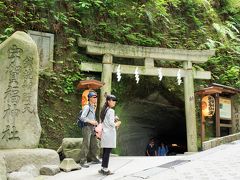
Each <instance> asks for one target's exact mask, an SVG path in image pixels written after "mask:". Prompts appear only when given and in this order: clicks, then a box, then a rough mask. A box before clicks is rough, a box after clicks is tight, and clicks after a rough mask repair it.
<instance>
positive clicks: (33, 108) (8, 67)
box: [0, 32, 41, 149]
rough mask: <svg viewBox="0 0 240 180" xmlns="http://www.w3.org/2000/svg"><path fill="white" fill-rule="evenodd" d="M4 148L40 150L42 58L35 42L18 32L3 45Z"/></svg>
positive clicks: (0, 118) (0, 135)
mask: <svg viewBox="0 0 240 180" xmlns="http://www.w3.org/2000/svg"><path fill="white" fill-rule="evenodd" d="M0 63H1V67H0V149H9V148H36V147H37V146H38V143H39V139H40V135H41V126H40V121H39V118H38V110H37V96H38V69H39V57H38V52H37V46H36V44H35V43H34V41H33V40H32V39H31V38H30V37H29V36H28V35H27V34H26V33H24V32H16V33H14V34H13V35H12V36H11V37H10V38H8V39H7V40H6V41H4V42H3V43H2V44H0Z"/></svg>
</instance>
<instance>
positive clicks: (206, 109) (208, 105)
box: [202, 95, 215, 116]
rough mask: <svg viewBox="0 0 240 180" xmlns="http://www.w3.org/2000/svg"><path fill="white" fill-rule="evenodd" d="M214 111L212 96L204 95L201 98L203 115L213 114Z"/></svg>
mask: <svg viewBox="0 0 240 180" xmlns="http://www.w3.org/2000/svg"><path fill="white" fill-rule="evenodd" d="M214 113H215V98H214V97H213V96H210V95H208V96H204V97H203V98H202V114H203V116H213V115H214Z"/></svg>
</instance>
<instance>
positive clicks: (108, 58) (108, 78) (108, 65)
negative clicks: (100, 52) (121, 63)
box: [100, 54, 113, 110]
mask: <svg viewBox="0 0 240 180" xmlns="http://www.w3.org/2000/svg"><path fill="white" fill-rule="evenodd" d="M112 61H113V56H112V55H111V54H105V55H104V56H103V61H102V64H103V65H102V77H101V81H102V82H104V83H105V85H104V86H103V87H102V88H101V92H100V110H101V108H102V107H103V105H104V103H105V99H106V98H105V97H104V95H105V93H107V94H110V93H111V86H112V71H113V68H112Z"/></svg>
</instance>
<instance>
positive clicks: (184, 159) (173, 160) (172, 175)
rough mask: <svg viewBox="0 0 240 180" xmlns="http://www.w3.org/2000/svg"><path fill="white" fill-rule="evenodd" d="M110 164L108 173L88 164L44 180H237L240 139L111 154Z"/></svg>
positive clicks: (239, 164)
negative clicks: (174, 151)
mask: <svg viewBox="0 0 240 180" xmlns="http://www.w3.org/2000/svg"><path fill="white" fill-rule="evenodd" d="M109 167H110V169H111V170H112V171H113V172H114V174H113V175H110V176H102V175H100V174H98V170H99V169H100V165H91V166H90V167H89V168H83V169H81V170H77V171H71V172H68V173H65V172H61V173H59V174H57V175H55V176H53V177H49V178H47V180H81V179H83V180H100V179H104V180H140V179H151V180H161V179H164V180H240V141H235V142H233V143H230V144H225V145H221V146H218V147H215V148H213V149H210V150H207V151H204V152H200V153H196V154H192V155H185V156H166V157H137V156H136V157H133V156H131V157H111V158H110V165H109Z"/></svg>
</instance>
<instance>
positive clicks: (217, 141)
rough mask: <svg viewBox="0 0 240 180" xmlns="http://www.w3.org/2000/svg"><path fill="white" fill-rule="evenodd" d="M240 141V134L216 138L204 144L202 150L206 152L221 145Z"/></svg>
mask: <svg viewBox="0 0 240 180" xmlns="http://www.w3.org/2000/svg"><path fill="white" fill-rule="evenodd" d="M239 139H240V133H236V134H231V135H228V136H224V137H219V138H214V139H212V140H209V141H205V142H203V147H202V150H203V151H205V150H208V149H211V148H214V147H216V146H219V145H221V144H227V143H230V142H233V141H236V140H239Z"/></svg>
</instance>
